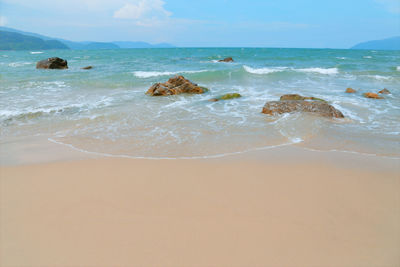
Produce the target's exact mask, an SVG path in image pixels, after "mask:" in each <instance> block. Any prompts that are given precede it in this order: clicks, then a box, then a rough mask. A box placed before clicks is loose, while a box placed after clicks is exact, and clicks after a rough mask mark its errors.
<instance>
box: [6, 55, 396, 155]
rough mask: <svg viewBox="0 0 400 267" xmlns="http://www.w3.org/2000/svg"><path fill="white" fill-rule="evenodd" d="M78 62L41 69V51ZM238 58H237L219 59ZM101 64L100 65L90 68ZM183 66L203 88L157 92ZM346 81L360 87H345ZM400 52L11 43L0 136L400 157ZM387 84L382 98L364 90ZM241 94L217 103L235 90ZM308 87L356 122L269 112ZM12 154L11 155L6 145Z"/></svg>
mask: <svg viewBox="0 0 400 267" xmlns="http://www.w3.org/2000/svg"><path fill="white" fill-rule="evenodd" d="M52 56H58V57H61V58H64V59H66V60H68V65H69V69H68V70H37V69H35V64H36V62H37V61H39V60H41V59H45V58H48V57H52ZM227 56H232V57H233V58H234V59H235V62H234V63H218V62H217V60H218V59H222V58H224V57H227ZM88 65H92V66H94V68H93V69H92V70H82V69H81V67H85V66H88ZM175 74H182V75H184V76H185V77H186V78H189V79H190V80H192V81H193V82H195V83H198V84H199V85H202V86H205V87H208V88H209V89H210V92H209V93H207V94H204V95H179V96H168V97H150V96H147V95H145V92H146V91H147V89H148V88H149V87H150V86H151V85H152V84H153V83H155V82H164V81H166V80H167V79H168V78H169V77H171V76H173V75H175ZM347 87H352V88H354V89H356V90H357V93H356V94H346V93H345V92H344V91H345V89H346V88H347ZM399 87H400V51H363V50H330V49H321V50H318V49H262V48H232V49H228V48H173V49H121V50H97V51H93V50H92V51H79V50H71V51H65V50H58V51H57V50H54V51H19V52H14V51H11V52H6V51H0V99H1V102H0V126H1V132H0V137H1V143H3V144H4V143H8V144H9V143H10V142H16V143H17V142H23V140H24V139H27V138H28V137H31V136H38V137H43V138H45V139H46V140H49V141H51V142H55V143H57V144H60V145H63V144H64V145H69V146H72V147H75V148H76V149H79V150H84V151H88V152H95V153H104V154H111V155H123V156H130V157H152V158H154V157H155V158H159V157H168V158H180V157H209V156H218V155H224V154H229V153H237V152H243V151H248V150H254V149H261V148H266V147H274V146H279V145H296V146H304V147H307V148H310V149H317V150H341V151H351V152H358V153H366V154H373V155H380V156H390V157H398V156H400V150H399V141H400V138H399V133H400V88H399ZM383 88H387V89H389V90H390V91H391V92H392V94H390V95H384V99H382V100H374V99H367V98H364V97H363V96H362V93H364V92H378V91H379V90H381V89H383ZM231 92H238V93H240V94H242V95H243V97H242V98H240V99H234V100H230V101H220V102H209V101H207V100H208V99H210V98H213V97H216V96H219V95H221V94H224V93H231ZM289 93H298V94H301V95H304V96H314V97H318V98H323V99H325V100H327V101H329V102H330V103H331V104H332V105H333V106H335V107H336V108H337V109H339V110H341V111H342V112H343V114H344V115H345V117H346V118H345V119H327V118H320V117H317V116H313V115H310V114H286V115H282V116H277V117H270V116H268V115H265V114H261V110H262V107H263V105H264V104H265V102H267V101H272V100H278V99H279V97H280V96H281V95H283V94H289ZM1 153H6V152H5V151H2V152H1Z"/></svg>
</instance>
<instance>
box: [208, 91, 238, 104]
mask: <svg viewBox="0 0 400 267" xmlns="http://www.w3.org/2000/svg"><path fill="white" fill-rule="evenodd" d="M239 97H242V95H241V94H238V93H229V94H224V95H222V96H219V97H217V98H211V99H209V100H208V101H210V102H217V101H219V100H229V99H234V98H239Z"/></svg>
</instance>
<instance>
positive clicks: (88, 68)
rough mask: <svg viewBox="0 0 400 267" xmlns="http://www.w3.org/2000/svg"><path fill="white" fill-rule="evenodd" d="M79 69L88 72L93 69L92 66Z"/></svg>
mask: <svg viewBox="0 0 400 267" xmlns="http://www.w3.org/2000/svg"><path fill="white" fill-rule="evenodd" d="M81 69H83V70H90V69H93V66H87V67H83V68H81Z"/></svg>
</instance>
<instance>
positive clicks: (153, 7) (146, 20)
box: [114, 0, 172, 26]
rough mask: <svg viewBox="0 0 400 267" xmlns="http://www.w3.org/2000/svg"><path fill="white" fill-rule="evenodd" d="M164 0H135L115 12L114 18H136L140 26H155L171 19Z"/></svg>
mask: <svg viewBox="0 0 400 267" xmlns="http://www.w3.org/2000/svg"><path fill="white" fill-rule="evenodd" d="M164 4H165V2H164V1H163V0H134V1H130V2H129V3H127V4H125V5H124V6H123V7H121V8H120V9H118V10H117V11H115V12H114V18H117V19H130V20H134V21H135V23H136V24H137V25H140V26H155V25H158V24H160V23H162V22H163V21H166V20H168V19H169V17H170V16H171V15H172V13H171V12H169V11H167V10H165V9H164Z"/></svg>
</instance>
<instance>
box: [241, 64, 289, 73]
mask: <svg viewBox="0 0 400 267" xmlns="http://www.w3.org/2000/svg"><path fill="white" fill-rule="evenodd" d="M243 68H244V70H245V71H247V72H249V73H252V74H269V73H274V72H281V71H284V70H285V69H287V68H286V67H276V68H259V69H255V68H252V67H249V66H246V65H244V66H243Z"/></svg>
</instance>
